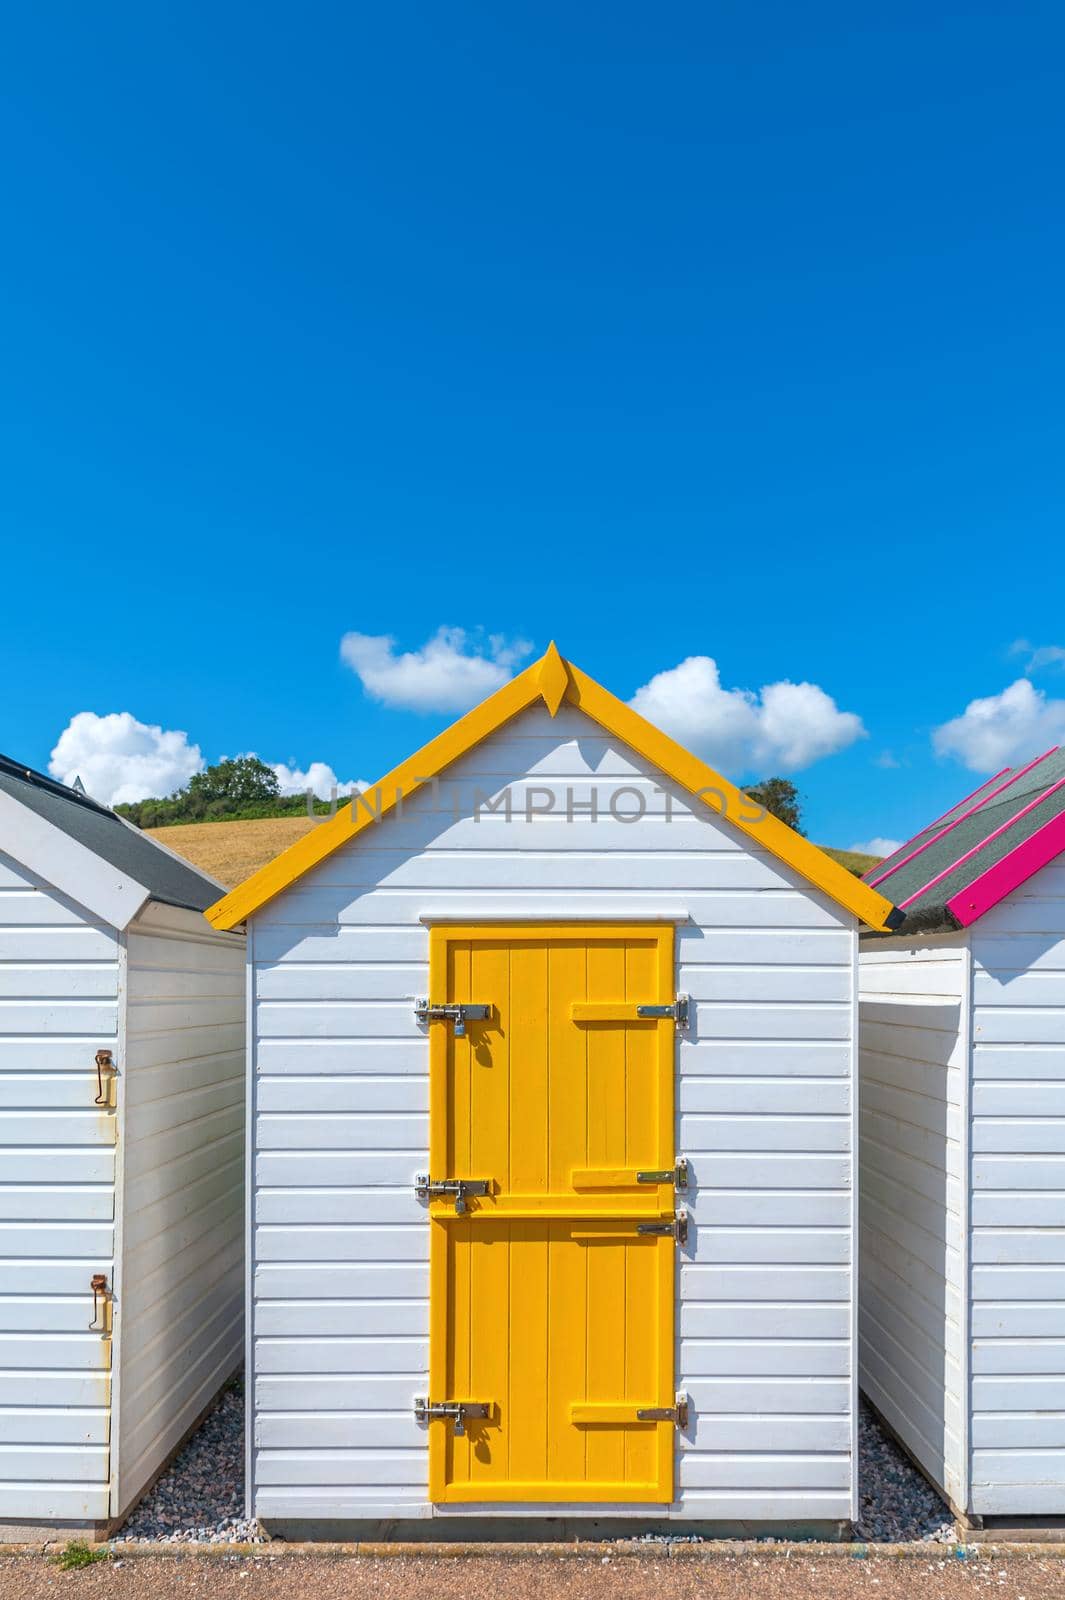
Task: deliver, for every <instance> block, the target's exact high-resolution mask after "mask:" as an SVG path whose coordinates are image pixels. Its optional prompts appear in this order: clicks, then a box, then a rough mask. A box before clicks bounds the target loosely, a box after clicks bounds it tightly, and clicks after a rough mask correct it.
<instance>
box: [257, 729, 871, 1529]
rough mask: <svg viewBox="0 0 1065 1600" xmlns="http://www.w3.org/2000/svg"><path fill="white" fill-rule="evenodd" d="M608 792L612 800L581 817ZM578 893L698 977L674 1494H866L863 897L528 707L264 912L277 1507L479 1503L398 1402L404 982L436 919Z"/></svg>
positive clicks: (415, 1084) (409, 1329)
mask: <svg viewBox="0 0 1065 1600" xmlns="http://www.w3.org/2000/svg"><path fill="white" fill-rule="evenodd" d="M621 784H624V785H626V786H628V787H629V788H630V789H631V790H632V791H633V792H631V793H628V794H627V795H622V796H620V797H618V800H617V806H618V808H619V809H620V810H623V811H624V810H628V811H635V810H641V809H642V810H643V812H644V815H643V816H642V818H641V820H639V821H637V822H634V823H631V824H630V823H623V822H619V821H617V820H616V819H614V818H612V817H611V815H610V809H609V802H610V796H611V793H612V792H613V791H614V790H615V789H616V788H618V786H619V785H621ZM508 789H509V791H510V796H511V815H510V819H509V820H508V818H507V816H506V814H505V801H504V800H503V799H501V797H502V796H503V795H504V791H506V790H508ZM478 790H480V791H481V794H482V801H481V807H482V812H481V820H480V821H479V822H474V821H473V815H474V810H475V801H476V795H477V791H478ZM567 790H569V794H570V800H571V801H572V803H573V806H574V816H575V820H574V821H573V822H569V821H567V820H566V806H567ZM593 793H594V794H595V795H596V796H597V805H598V810H599V814H600V816H602V817H604V818H605V820H604V821H603V822H602V823H600V822H592V821H591V820H590V819H589V814H588V811H587V805H588V802H589V800H590V797H591V796H592V795H593ZM485 795H490V796H491V797H493V799H494V800H495V801H497V802H498V806H497V809H496V810H495V811H493V812H492V813H491V814H489V813H488V812H487V811H485V810H484V803H483V796H485ZM549 806H550V807H551V809H550V810H549V811H548V810H547V808H548V807H549ZM582 806H583V807H584V809H583V810H582V809H581V807H582ZM527 807H528V810H527ZM527 815H528V817H529V818H530V819H531V820H526V817H527ZM558 914H564V915H565V916H566V917H567V918H570V919H572V918H575V917H580V918H584V919H587V920H589V921H594V920H596V919H603V918H611V917H612V918H614V919H617V918H618V917H619V916H620V917H623V918H626V919H638V918H639V917H640V916H645V917H648V918H654V917H656V916H662V915H667V916H671V917H675V918H676V919H677V920H678V934H677V958H678V971H677V987H678V989H680V990H684V991H685V992H687V993H689V994H690V995H691V996H692V997H693V998H692V1025H691V1029H690V1032H689V1033H688V1034H687V1035H686V1036H685V1037H684V1039H683V1041H682V1042H681V1043H680V1045H679V1047H678V1051H677V1059H678V1067H679V1089H678V1125H677V1133H678V1150H679V1151H681V1152H683V1153H684V1154H685V1155H686V1156H687V1157H688V1158H689V1161H690V1163H691V1170H692V1188H691V1189H690V1190H689V1191H688V1195H687V1197H686V1204H687V1205H688V1207H689V1209H690V1211H691V1213H692V1216H693V1220H694V1227H693V1229H692V1232H691V1237H690V1241H689V1245H688V1247H687V1250H686V1251H684V1252H682V1253H681V1254H680V1257H679V1260H680V1263H681V1265H680V1271H679V1275H678V1285H679V1286H678V1369H677V1377H678V1383H679V1384H680V1386H681V1387H682V1388H684V1389H686V1390H687V1392H688V1393H689V1395H690V1397H691V1400H692V1405H693V1408H694V1423H693V1428H694V1442H693V1439H692V1438H691V1437H690V1436H689V1437H685V1439H683V1440H681V1441H679V1443H678V1450H679V1451H680V1453H681V1455H682V1457H683V1460H682V1464H681V1468H680V1474H679V1488H678V1497H677V1500H676V1503H675V1504H674V1505H673V1507H671V1508H670V1510H669V1513H668V1514H669V1515H672V1516H677V1517H681V1518H684V1517H688V1518H706V1519H715V1520H716V1519H723V1520H727V1521H736V1520H741V1519H743V1520H749V1521H750V1520H753V1521H773V1520H788V1521H790V1520H796V1519H802V1520H803V1521H809V1522H814V1521H818V1520H822V1519H830V1520H831V1519H838V1518H846V1517H849V1516H851V1515H853V1513H854V1503H853V1489H852V1461H851V1442H852V1436H853V1388H854V1366H855V1361H854V1353H853V1350H852V1348H851V1320H852V1319H851V1304H852V1299H851V1296H852V1285H851V1263H852V1259H853V1241H852V1237H851V1216H852V1155H853V1153H852V1144H853V1141H852V1136H851V1112H852V1097H851V1076H852V1055H853V1031H854V1030H853V1006H854V995H853V980H852V973H853V962H854V946H855V930H854V927H853V924H852V921H851V919H850V918H849V917H848V916H847V915H846V914H844V913H841V912H840V910H839V908H838V907H837V906H836V905H835V904H834V903H833V902H832V901H830V900H829V899H827V898H826V897H825V896H824V895H822V894H818V893H816V892H814V891H812V890H810V889H809V888H808V887H807V886H806V885H805V884H804V883H803V882H802V881H801V880H800V879H799V878H798V876H797V875H796V874H795V873H793V872H792V871H791V870H790V869H789V868H786V867H784V866H782V865H781V864H779V863H778V862H777V861H776V860H775V859H774V858H773V857H771V856H769V855H768V854H767V853H765V852H762V851H760V850H758V849H757V847H756V846H754V845H752V843H751V841H749V840H748V839H747V838H746V837H744V836H743V835H741V834H739V833H738V832H737V831H736V830H734V829H733V828H732V827H730V826H729V825H728V824H726V823H723V822H722V821H721V820H720V818H718V817H716V816H714V815H713V814H711V813H709V812H705V811H701V810H700V808H699V807H698V806H697V805H695V804H694V803H693V802H692V801H691V800H690V797H689V798H687V799H686V798H685V797H684V795H683V793H682V792H681V791H679V790H678V789H677V788H676V787H675V786H674V785H672V784H670V783H669V782H667V780H665V779H664V778H662V777H661V776H660V775H658V774H657V773H656V772H655V771H654V769H653V768H651V767H649V766H648V765H647V764H646V763H645V762H644V761H643V760H642V758H640V757H638V756H636V755H635V754H634V753H633V752H632V751H630V750H627V749H625V748H624V747H622V746H620V745H619V744H618V742H617V741H616V740H613V739H609V738H605V737H604V736H603V735H602V733H601V732H600V731H598V730H597V729H596V726H595V725H594V724H593V723H591V722H589V721H588V719H586V718H585V717H584V716H583V715H582V714H581V713H580V712H578V711H576V710H575V709H574V708H572V707H563V708H562V709H561V710H560V712H559V715H558V717H557V718H555V719H554V720H552V719H551V718H550V717H549V716H548V715H547V713H546V711H544V710H543V709H542V708H541V709H537V710H532V711H530V712H528V713H526V714H524V715H523V716H522V717H521V718H519V719H517V720H516V721H515V722H514V723H513V724H512V725H511V726H510V727H508V728H507V729H504V730H503V731H501V732H500V733H499V734H496V735H495V736H493V737H492V738H490V739H488V740H487V741H485V743H484V744H483V745H482V746H480V747H479V748H478V749H477V750H476V751H475V752H473V753H472V754H471V755H470V756H469V757H467V758H466V759H465V760H464V761H462V762H461V763H459V764H458V766H457V767H456V768H455V769H453V770H452V771H451V772H449V773H448V774H447V777H446V780H445V781H444V782H442V783H441V785H440V792H439V794H438V795H436V796H434V795H433V794H432V793H431V792H430V791H429V790H428V789H427V790H426V791H424V792H423V793H422V794H420V795H419V796H417V797H416V798H415V799H414V800H413V801H411V802H408V803H407V805H406V808H405V814H404V815H403V816H402V817H391V818H388V819H385V820H384V821H383V822H382V823H381V824H380V826H379V827H377V828H375V829H373V830H372V833H371V835H370V836H369V837H367V838H364V839H363V840H361V841H359V842H357V843H356V844H355V845H353V846H351V847H348V848H346V849H343V850H341V851H339V852H337V853H336V854H334V855H333V856H331V857H330V858H328V859H327V860H326V861H324V862H323V863H321V864H320V865H319V866H318V867H317V868H316V869H314V871H313V872H311V873H310V874H309V875H308V876H306V877H304V878H303V879H301V880H300V881H299V882H298V883H297V884H296V885H294V886H293V887H292V888H291V889H289V890H287V891H285V892H284V893H282V894H280V895H279V896H277V897H276V898H275V899H274V900H272V901H270V902H268V903H267V905H265V906H264V907H262V908H261V909H260V910H259V911H258V912H257V913H256V914H255V916H254V918H253V921H252V927H251V931H250V935H249V956H250V958H251V961H252V975H251V987H252V994H253V1038H252V1041H251V1061H252V1073H253V1091H252V1093H253V1098H252V1106H251V1112H252V1122H251V1126H252V1128H253V1130H254V1134H253V1136H254V1140H255V1146H254V1168H253V1170H254V1181H255V1194H254V1202H253V1208H252V1209H253V1228H252V1243H251V1254H252V1261H251V1285H252V1308H253V1309H252V1315H253V1326H252V1330H251V1350H250V1355H249V1368H250V1369H251V1371H252V1372H253V1373H254V1388H253V1396H254V1423H253V1446H252V1460H251V1472H250V1505H251V1509H252V1510H253V1511H254V1512H255V1513H256V1514H258V1515H259V1516H262V1517H264V1518H266V1519H270V1518H272V1517H273V1518H286V1519H288V1518H291V1519H300V1518H306V1517H324V1518H330V1519H343V1518H345V1517H350V1518H373V1519H381V1518H412V1517H420V1516H429V1515H434V1514H438V1515H451V1516H457V1517H462V1516H465V1515H469V1514H471V1512H472V1513H476V1514H478V1515H483V1514H485V1508H478V1507H472V1508H471V1507H462V1506H449V1507H437V1508H433V1507H432V1506H430V1505H429V1504H428V1503H427V1485H426V1478H427V1458H426V1441H425V1432H424V1429H418V1428H416V1427H415V1426H414V1425H413V1422H412V1419H411V1415H410V1411H411V1405H412V1401H413V1398H414V1396H415V1395H416V1394H419V1393H424V1392H425V1386H426V1382H427V1359H428V1358H427V1335H428V1300H427V1297H428V1268H427V1257H428V1237H427V1229H426V1226H425V1222H424V1212H423V1211H422V1210H421V1209H420V1208H419V1207H417V1206H416V1205H415V1204H414V1202H413V1200H412V1195H411V1188H410V1186H411V1183H412V1180H413V1178H414V1175H415V1173H416V1172H418V1171H419V1170H421V1169H423V1168H424V1166H425V1162H426V1146H427V1138H428V1076H427V1074H428V1047H427V1034H426V1031H425V1029H424V1028H421V1027H419V1026H418V1024H417V1022H416V1019H415V1017H414V1012H413V1005H414V1000H415V999H416V997H418V996H419V995H422V994H424V993H425V992H426V987H427V972H428V968H427V961H428V930H427V927H426V922H427V921H428V922H431V921H432V920H433V918H434V917H438V916H441V915H447V916H451V917H463V918H469V919H470V920H471V921H476V920H478V919H479V918H484V917H496V918H498V917H500V916H502V917H505V918H512V919H514V920H521V919H522V918H550V917H552V916H555V915H558ZM498 1509H499V1508H490V1510H494V1511H498ZM506 1509H507V1511H508V1512H510V1513H512V1514H519V1513H521V1512H523V1511H524V1512H528V1513H529V1514H531V1515H543V1514H550V1512H551V1509H552V1508H550V1507H545V1506H542V1505H535V1506H526V1507H522V1506H518V1507H507V1508H506ZM595 1509H596V1512H597V1514H604V1515H606V1514H617V1515H625V1516H633V1515H637V1516H638V1515H642V1514H645V1512H646V1508H643V1509H641V1508H639V1507H633V1506H631V1505H629V1506H618V1507H596V1508H595ZM561 1510H562V1511H563V1512H569V1513H571V1512H572V1511H573V1507H563V1508H561Z"/></svg>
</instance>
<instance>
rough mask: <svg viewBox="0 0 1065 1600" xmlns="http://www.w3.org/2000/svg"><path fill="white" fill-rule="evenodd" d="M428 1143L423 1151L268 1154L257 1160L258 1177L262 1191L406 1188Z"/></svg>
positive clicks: (425, 1156)
mask: <svg viewBox="0 0 1065 1600" xmlns="http://www.w3.org/2000/svg"><path fill="white" fill-rule="evenodd" d="M428 1149H429V1147H428V1143H426V1144H425V1145H424V1146H423V1147H422V1149H421V1150H413V1151H412V1150H400V1151H388V1150H385V1151H380V1150H368V1151H361V1152H359V1153H357V1154H356V1153H353V1152H351V1151H346V1150H322V1151H321V1152H310V1151H308V1150H267V1151H263V1152H262V1153H261V1154H260V1155H258V1156H257V1157H256V1158H255V1170H256V1177H257V1181H258V1183H259V1185H260V1186H261V1187H262V1188H271V1189H273V1188H287V1187H288V1186H290V1185H294V1186H296V1187H298V1188H314V1187H315V1186H316V1185H323V1186H324V1185H342V1186H344V1187H346V1188H352V1189H363V1188H376V1187H377V1186H378V1185H379V1184H384V1185H386V1186H387V1187H389V1188H402V1187H405V1186H406V1185H409V1184H412V1183H413V1181H414V1177H415V1175H416V1173H417V1172H419V1171H420V1170H421V1169H422V1168H423V1167H424V1166H425V1162H426V1160H427V1159H428Z"/></svg>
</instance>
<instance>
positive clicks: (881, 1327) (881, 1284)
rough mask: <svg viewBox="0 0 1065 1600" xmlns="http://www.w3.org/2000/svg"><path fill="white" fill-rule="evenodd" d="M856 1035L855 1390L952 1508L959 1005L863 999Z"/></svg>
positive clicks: (957, 1490)
mask: <svg viewBox="0 0 1065 1600" xmlns="http://www.w3.org/2000/svg"><path fill="white" fill-rule="evenodd" d="M861 1026H862V1035H861V1038H862V1046H861V1067H860V1089H859V1092H860V1143H859V1254H858V1260H859V1263H860V1277H859V1383H860V1386H861V1388H862V1390H863V1391H864V1393H865V1394H866V1396H867V1397H868V1399H869V1400H871V1401H872V1403H873V1405H874V1406H875V1407H876V1408H877V1410H878V1411H880V1412H881V1414H882V1415H883V1416H884V1418H885V1420H886V1421H887V1422H888V1424H889V1425H890V1426H891V1427H892V1428H893V1429H894V1430H895V1432H896V1433H897V1434H898V1436H899V1438H900V1439H901V1440H902V1441H903V1443H904V1444H905V1445H906V1446H907V1447H908V1448H909V1449H910V1450H911V1451H912V1452H913V1454H914V1455H915V1456H916V1457H917V1459H918V1460H919V1461H920V1462H921V1464H922V1465H923V1466H924V1467H925V1469H926V1471H928V1472H929V1473H930V1474H931V1475H932V1476H933V1477H934V1478H935V1479H937V1481H938V1482H939V1483H940V1484H942V1485H943V1486H944V1487H945V1488H946V1490H947V1493H948V1494H950V1495H951V1496H952V1497H958V1498H960V1497H961V1496H962V1495H963V1493H964V1489H963V1484H962V1479H961V1471H962V1461H961V1440H960V1438H959V1436H958V1433H957V1415H956V1409H955V1413H954V1415H952V1411H951V1404H950V1396H951V1395H952V1394H953V1395H954V1396H955V1398H956V1399H957V1397H958V1387H959V1383H960V1366H959V1357H960V1348H959V1346H958V1344H957V1341H958V1340H959V1339H960V1329H961V1296H962V1291H963V1284H962V1257H961V1253H960V1250H959V1241H960V1226H961V1210H962V1181H963V1173H962V1170H961V1160H962V1146H961V1120H960V1119H961V1115H962V1111H961V1104H960V1100H961V1089H962V1077H961V1074H962V1071H963V1062H962V1060H961V1040H960V1037H959V1030H960V1026H961V1002H960V1001H955V1000H950V1001H945V1000H942V999H939V998H920V997H914V996H907V997H905V998H903V997H900V996H891V995H878V996H870V997H869V998H863V1000H862V1005H861Z"/></svg>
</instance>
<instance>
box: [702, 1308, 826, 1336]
mask: <svg viewBox="0 0 1065 1600" xmlns="http://www.w3.org/2000/svg"><path fill="white" fill-rule="evenodd" d="M679 1311H680V1316H679V1331H680V1334H681V1336H682V1337H683V1338H691V1339H744V1338H751V1339H846V1338H849V1336H850V1308H849V1307H848V1306H847V1305H845V1304H842V1303H840V1304H837V1305H817V1304H813V1305H796V1304H795V1303H794V1301H792V1302H790V1303H788V1304H782V1305H774V1304H773V1303H772V1302H769V1303H767V1302H764V1301H741V1302H740V1303H739V1304H730V1303H729V1302H728V1301H701V1300H685V1301H682V1303H681V1305H680V1308H679Z"/></svg>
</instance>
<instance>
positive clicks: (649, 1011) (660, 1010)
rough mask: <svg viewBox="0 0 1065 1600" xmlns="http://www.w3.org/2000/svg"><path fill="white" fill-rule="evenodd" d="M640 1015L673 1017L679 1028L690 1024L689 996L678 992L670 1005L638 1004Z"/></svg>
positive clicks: (637, 1010) (637, 1011) (637, 1013)
mask: <svg viewBox="0 0 1065 1600" xmlns="http://www.w3.org/2000/svg"><path fill="white" fill-rule="evenodd" d="M636 1015H637V1016H638V1017H671V1018H672V1019H673V1021H674V1022H675V1023H676V1024H677V1027H678V1028H686V1027H687V1026H688V996H687V995H686V994H678V996H677V998H676V999H675V1000H674V1002H673V1004H672V1005H669V1006H637V1007H636Z"/></svg>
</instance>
